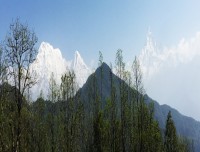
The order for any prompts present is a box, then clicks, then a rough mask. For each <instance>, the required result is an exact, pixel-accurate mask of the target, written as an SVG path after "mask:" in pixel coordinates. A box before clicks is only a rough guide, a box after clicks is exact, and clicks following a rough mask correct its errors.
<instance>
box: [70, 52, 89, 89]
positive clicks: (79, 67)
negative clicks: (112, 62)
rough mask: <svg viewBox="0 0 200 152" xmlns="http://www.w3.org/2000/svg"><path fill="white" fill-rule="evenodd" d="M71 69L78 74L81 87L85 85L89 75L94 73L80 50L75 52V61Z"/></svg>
mask: <svg viewBox="0 0 200 152" xmlns="http://www.w3.org/2000/svg"><path fill="white" fill-rule="evenodd" d="M71 69H73V70H74V72H75V74H76V82H77V84H78V86H79V87H82V86H83V84H84V83H85V82H86V80H87V78H88V76H89V75H90V74H91V73H92V71H91V70H90V69H89V68H88V67H87V65H86V64H85V63H84V61H83V59H82V58H81V55H80V53H79V52H78V51H76V52H75V55H74V61H73V62H72V66H71Z"/></svg>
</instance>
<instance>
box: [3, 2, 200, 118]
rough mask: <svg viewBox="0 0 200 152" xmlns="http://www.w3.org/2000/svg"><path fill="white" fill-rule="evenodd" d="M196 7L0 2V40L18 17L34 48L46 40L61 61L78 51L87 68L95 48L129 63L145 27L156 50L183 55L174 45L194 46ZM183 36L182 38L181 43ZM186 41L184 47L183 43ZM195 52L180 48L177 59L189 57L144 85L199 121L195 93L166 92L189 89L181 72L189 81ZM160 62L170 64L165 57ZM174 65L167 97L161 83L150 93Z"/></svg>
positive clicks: (199, 18) (199, 25)
mask: <svg viewBox="0 0 200 152" xmlns="http://www.w3.org/2000/svg"><path fill="white" fill-rule="evenodd" d="M199 6H200V1H198V0H190V1H189V0H176V1H174V0H168V1H161V0H151V1H150V0H142V1H141V0H100V1H99V0H56V1H53V0H34V1H32V0H12V1H11V0H0V41H3V40H4V39H5V36H6V33H7V32H8V30H9V25H10V23H12V21H14V20H15V19H16V18H17V17H18V18H20V21H21V22H23V23H27V24H28V25H29V27H30V28H31V29H33V30H34V31H35V33H36V35H37V36H38V43H37V47H39V45H40V43H41V42H43V41H45V42H48V43H50V44H51V45H52V46H54V47H55V48H59V49H60V50H61V51H62V54H63V56H64V57H65V58H66V59H67V60H70V59H73V57H74V52H75V51H76V50H78V51H79V52H80V54H81V56H82V57H83V59H84V61H85V62H86V64H87V65H89V66H92V65H93V64H94V62H96V61H97V60H98V52H99V51H101V52H102V53H103V56H104V60H105V61H106V62H107V63H109V62H114V60H115V54H116V51H117V50H118V49H122V50H123V54H124V60H125V62H128V61H133V59H134V56H135V55H139V54H140V53H141V50H142V48H143V47H144V46H145V44H146V36H147V32H148V29H149V28H150V29H151V32H152V35H153V37H154V39H156V43H157V45H158V46H159V47H160V48H162V49H161V50H162V51H165V52H168V53H169V52H170V51H171V52H173V51H175V52H179V53H176V56H181V55H182V54H183V53H180V51H181V50H185V49H180V46H183V47H186V49H187V50H188V49H193V47H191V46H192V45H193V43H192V42H191V43H190V41H192V40H193V39H194V41H195V42H196V43H195V45H198V41H196V40H198V37H196V34H197V33H198V32H199V31H200V9H199ZM183 39H184V40H185V41H186V42H185V43H183V44H181V40H183ZM187 42H188V45H189V46H190V47H187ZM184 44H186V45H184ZM163 48H165V49H163ZM196 48H198V47H196ZM166 50H167V51H166ZM194 50H196V49H194ZM197 52H198V51H195V52H194V51H193V52H192V53H191V52H190V51H186V53H185V54H184V55H185V56H184V57H183V56H181V57H183V60H187V61H188V60H189V61H188V62H182V61H179V60H178V61H177V62H178V66H176V68H174V66H168V67H167V68H165V69H166V70H160V71H162V72H160V73H159V74H158V73H155V74H153V76H152V78H151V79H149V81H150V82H148V83H147V84H148V85H147V90H148V92H149V93H150V95H152V96H153V97H154V98H155V99H157V100H158V102H159V103H161V104H164V103H167V104H170V105H171V106H173V107H175V108H177V109H178V110H180V111H181V112H182V113H184V114H186V115H188V116H192V117H195V118H196V119H198V120H200V112H198V111H199V110H198V109H197V107H200V103H199V102H200V96H199V95H198V96H199V97H197V99H194V96H192V97H188V100H187V101H184V103H187V104H185V105H184V104H182V103H181V101H182V98H180V96H183V94H181V92H179V93H178V95H171V94H176V92H177V90H180V89H182V88H190V87H192V84H193V83H194V82H193V81H188V83H186V84H185V85H183V84H184V83H182V81H184V77H183V75H184V74H182V73H183V72H185V71H186V70H188V72H187V73H189V74H187V79H188V80H194V78H193V77H192V76H194V75H198V74H196V73H197V71H198V70H197V68H193V69H192V70H193V71H191V69H190V67H191V66H189V65H191V64H192V65H198V63H199V62H200V60H199V62H198V58H197V59H196V58H194V57H195V56H196V54H197V55H198V53H197ZM168 53H163V54H162V55H164V54H165V55H166V54H168ZM172 54H173V53H172ZM191 54H192V55H191ZM162 55H161V56H162ZM183 63H184V64H183ZM163 64H171V63H169V62H166V60H165V61H163ZM164 67H165V66H164ZM179 68H181V69H182V71H181V72H180V73H181V75H180V74H179V75H174V76H173V77H175V78H174V79H173V81H174V82H178V81H179V79H180V77H181V80H180V81H181V82H180V83H181V84H182V85H180V84H176V86H175V85H174V87H175V88H176V89H174V91H173V93H171V94H170V93H167V95H166V94H165V92H169V91H167V89H170V90H171V88H168V87H170V86H168V87H164V86H163V87H162V88H166V89H164V90H163V93H161V94H158V93H157V94H156V92H158V91H160V88H159V86H158V85H156V84H158V83H156V82H155V79H156V80H159V81H160V82H166V84H165V83H164V84H163V85H167V84H170V83H167V82H168V81H171V79H169V80H168V81H167V80H166V79H165V78H166V74H168V73H170V72H173V73H174V74H176V73H177V69H179ZM163 71H164V72H163ZM195 72H196V73H195ZM164 73H165V74H164ZM190 74H191V75H192V76H191V75H190ZM163 75H165V76H163ZM171 77H172V76H171ZM195 80H199V79H197V78H196V79H195ZM153 82H155V83H156V84H155V83H153ZM195 85H196V87H194V88H193V89H194V90H195V91H193V92H196V94H194V95H197V94H198V91H199V90H200V88H199V87H198V85H200V81H199V82H196V83H195ZM172 90H173V89H172ZM189 91H190V90H188V92H189ZM148 92H147V93H148ZM174 92H175V93H174ZM169 98H170V99H172V98H174V100H173V102H172V101H169ZM190 100H191V101H192V102H191V103H193V107H192V108H188V103H190V102H188V101H190ZM194 105H195V106H194ZM195 108H196V109H195Z"/></svg>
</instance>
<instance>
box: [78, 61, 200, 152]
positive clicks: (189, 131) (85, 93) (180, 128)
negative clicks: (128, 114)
mask: <svg viewBox="0 0 200 152" xmlns="http://www.w3.org/2000/svg"><path fill="white" fill-rule="evenodd" d="M101 71H102V72H103V73H102V80H101ZM111 78H112V82H113V86H114V87H115V90H116V94H115V95H116V100H115V101H116V105H117V106H118V107H119V106H120V102H119V97H120V91H119V88H120V87H119V86H120V83H121V84H122V83H124V81H123V80H121V79H120V78H119V77H118V76H116V75H115V74H114V73H113V72H112V70H111V69H110V67H109V66H108V65H107V64H106V63H103V64H102V65H101V66H100V67H98V68H97V69H96V71H95V72H94V73H93V74H91V75H90V76H89V77H88V79H87V81H86V83H85V84H84V85H83V87H82V88H81V89H80V90H79V91H78V94H79V95H80V97H81V100H82V101H83V103H84V104H85V107H86V109H87V107H88V106H91V105H90V101H94V100H95V99H94V97H95V96H96V95H98V96H100V90H101V83H102V105H103V106H105V104H106V101H107V100H108V99H109V98H110V95H111ZM124 89H125V92H127V93H128V96H129V94H130V93H133V92H134V91H135V90H134V89H133V88H131V87H129V86H128V85H127V84H125V87H124ZM129 100H131V96H130V98H129ZM144 100H145V103H146V104H149V103H150V102H153V103H154V118H155V119H156V120H157V121H158V122H159V126H160V128H161V130H163V131H164V130H165V122H166V118H167V114H168V112H169V111H171V113H172V116H173V120H174V122H175V126H176V129H177V133H178V134H179V135H181V136H183V137H187V138H188V139H190V140H193V141H194V146H195V151H196V152H197V151H199V150H200V140H199V139H200V134H199V132H200V122H198V121H196V120H194V119H193V118H190V117H187V116H184V115H182V114H181V113H179V112H178V111H177V110H176V109H174V108H171V107H170V106H168V105H160V104H159V103H158V102H157V101H155V100H153V99H151V98H150V97H149V96H148V95H144ZM163 133H164V132H163Z"/></svg>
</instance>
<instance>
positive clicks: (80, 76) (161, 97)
mask: <svg viewBox="0 0 200 152" xmlns="http://www.w3.org/2000/svg"><path fill="white" fill-rule="evenodd" d="M199 40H200V34H199V33H197V34H196V35H195V37H193V38H191V39H190V40H185V39H182V40H181V41H180V43H179V44H178V45H177V46H175V47H172V48H166V47H165V48H162V47H160V45H159V46H158V45H157V43H156V42H155V39H154V37H153V34H152V32H151V31H148V33H147V37H146V44H145V46H144V47H143V49H142V50H141V52H140V53H139V55H138V56H139V59H140V63H141V68H142V71H143V82H144V87H145V89H146V92H147V94H148V95H150V96H151V97H152V98H153V99H156V100H157V101H159V103H160V104H168V105H171V106H173V107H175V108H176V109H178V110H179V111H180V112H181V113H184V114H186V115H188V116H192V117H193V118H196V119H197V120H199V119H200V118H199V117H200V112H198V111H199V110H198V106H200V105H199V104H198V100H200V94H199V93H198V90H199V89H200V85H199V84H198V83H197V82H200V72H198V69H199V67H200V63H199V60H200V53H199V51H198V50H200V45H199V44H198V42H199ZM112 58H115V57H112ZM125 63H132V61H125ZM127 65H128V67H127V69H131V67H130V65H131V64H127ZM31 67H32V69H34V70H35V71H36V73H37V75H38V83H37V84H36V86H34V87H33V88H32V89H31V92H32V98H33V100H35V99H36V98H37V97H38V96H39V94H40V92H41V90H42V91H43V95H44V97H45V98H46V97H47V94H48V85H49V79H50V76H51V73H52V72H53V73H54V75H55V79H56V81H57V84H60V82H61V80H60V78H61V76H62V74H63V73H64V72H66V71H68V70H69V69H70V70H74V72H75V74H76V77H77V80H76V81H77V85H78V86H77V87H78V88H80V87H81V86H82V85H83V84H84V83H85V82H86V80H87V78H88V76H89V75H90V74H91V73H92V70H91V68H90V67H89V66H88V65H86V64H85V62H84V60H83V59H82V57H81V55H80V53H79V52H78V51H76V52H75V55H74V59H73V60H66V59H65V58H64V57H63V56H62V53H61V50H59V49H55V48H53V46H52V45H51V44H49V43H47V42H42V43H41V45H40V47H39V51H38V55H37V60H36V61H35V62H34V63H33V64H32V66H31ZM186 86H187V87H186ZM172 99H173V100H172ZM191 109H193V110H192V111H191Z"/></svg>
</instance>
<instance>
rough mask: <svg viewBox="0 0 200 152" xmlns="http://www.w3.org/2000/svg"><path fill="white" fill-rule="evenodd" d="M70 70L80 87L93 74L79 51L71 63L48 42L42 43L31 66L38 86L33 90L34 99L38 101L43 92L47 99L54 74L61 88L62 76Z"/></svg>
mask: <svg viewBox="0 0 200 152" xmlns="http://www.w3.org/2000/svg"><path fill="white" fill-rule="evenodd" d="M68 70H73V71H74V72H75V75H76V82H77V85H78V87H82V85H83V84H84V83H85V82H86V80H87V78H88V76H89V75H90V74H91V70H90V69H89V68H88V67H87V65H86V64H85V63H84V61H83V59H82V57H81V55H80V53H79V52H78V51H76V52H75V55H74V60H73V61H72V62H71V61H67V60H65V59H64V58H63V56H62V53H61V51H60V49H58V48H53V46H52V45H51V44H49V43H47V42H42V43H41V45H40V47H39V50H38V54H37V57H36V60H35V61H34V62H33V63H32V64H31V71H34V72H35V74H36V75H37V84H36V85H35V86H33V88H31V92H32V99H33V100H36V98H37V97H39V95H40V92H41V91H42V92H43V95H44V98H45V99H46V98H47V95H48V93H49V81H50V77H51V74H52V73H53V74H54V78H55V81H56V83H57V85H58V86H59V85H60V84H61V76H62V75H63V74H64V73H66V72H67V71H68Z"/></svg>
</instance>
